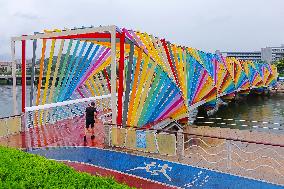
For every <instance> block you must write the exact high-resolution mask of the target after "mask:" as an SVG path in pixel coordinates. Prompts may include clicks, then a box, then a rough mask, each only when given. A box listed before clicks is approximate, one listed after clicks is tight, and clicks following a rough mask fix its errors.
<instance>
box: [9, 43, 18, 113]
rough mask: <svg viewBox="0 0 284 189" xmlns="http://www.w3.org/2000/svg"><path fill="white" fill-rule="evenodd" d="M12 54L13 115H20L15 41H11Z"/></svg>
mask: <svg viewBox="0 0 284 189" xmlns="http://www.w3.org/2000/svg"><path fill="white" fill-rule="evenodd" d="M11 52H12V77H13V113H14V115H17V114H18V110H17V78H16V60H15V41H13V40H12V41H11Z"/></svg>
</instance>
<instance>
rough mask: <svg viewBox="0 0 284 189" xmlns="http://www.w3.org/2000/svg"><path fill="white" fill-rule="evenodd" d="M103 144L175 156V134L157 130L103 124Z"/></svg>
mask: <svg viewBox="0 0 284 189" xmlns="http://www.w3.org/2000/svg"><path fill="white" fill-rule="evenodd" d="M105 134H106V137H105V144H107V145H108V146H113V147H122V148H126V149H131V150H137V151H142V152H148V153H158V154H161V155H168V156H175V155H176V154H177V149H176V146H177V145H176V135H175V134H171V133H167V132H160V133H159V131H158V130H143V129H138V128H133V127H129V128H121V127H117V126H112V125H108V124H107V125H105Z"/></svg>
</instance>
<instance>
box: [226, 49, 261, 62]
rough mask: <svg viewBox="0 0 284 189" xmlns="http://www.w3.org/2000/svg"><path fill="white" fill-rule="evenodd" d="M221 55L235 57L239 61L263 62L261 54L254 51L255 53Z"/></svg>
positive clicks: (227, 53)
mask: <svg viewBox="0 0 284 189" xmlns="http://www.w3.org/2000/svg"><path fill="white" fill-rule="evenodd" d="M221 54H222V55H223V56H225V57H234V58H237V59H239V60H256V61H260V60H261V52H260V51H254V52H221Z"/></svg>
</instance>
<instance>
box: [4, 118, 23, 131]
mask: <svg viewBox="0 0 284 189" xmlns="http://www.w3.org/2000/svg"><path fill="white" fill-rule="evenodd" d="M7 127H8V134H13V133H18V132H20V131H21V117H12V118H9V119H7Z"/></svg>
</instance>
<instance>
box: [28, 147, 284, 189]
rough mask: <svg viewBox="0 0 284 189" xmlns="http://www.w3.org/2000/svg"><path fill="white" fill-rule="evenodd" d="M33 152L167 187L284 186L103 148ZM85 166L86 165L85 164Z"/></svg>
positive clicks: (232, 188) (270, 188) (265, 188)
mask: <svg viewBox="0 0 284 189" xmlns="http://www.w3.org/2000/svg"><path fill="white" fill-rule="evenodd" d="M31 153H34V154H39V155H42V156H45V157H47V158H50V159H55V160H59V161H69V163H70V164H72V163H73V167H76V166H77V168H78V167H80V164H81V167H80V169H81V170H84V169H86V170H87V169H89V172H91V171H90V169H91V167H93V172H96V171H98V172H100V170H101V171H102V170H104V171H106V170H108V171H112V174H113V175H116V176H117V174H120V175H125V176H126V178H127V177H135V178H136V180H133V182H137V179H140V180H141V179H142V180H147V182H148V181H150V182H152V183H156V184H159V185H160V186H161V187H162V186H163V187H164V188H168V187H181V188H219V189H222V188H224V189H225V188H226V189H227V188H230V189H239V188H242V189H243V188H248V189H254V188H255V189H262V188H263V189H278V188H279V189H280V188H283V186H282V187H281V186H277V185H274V184H270V183H266V182H262V181H258V180H252V179H248V178H244V177H239V176H234V175H230V174H225V173H221V172H216V171H212V170H208V169H202V168H197V167H193V166H189V165H184V164H179V163H175V162H170V161H164V160H160V159H154V158H149V157H143V156H136V155H132V154H128V153H123V152H117V151H111V150H105V149H99V148H91V147H51V148H48V149H45V148H40V149H37V150H33V151H31ZM76 162H77V163H76ZM78 163H80V164H78ZM87 165H88V166H89V167H88V166H87ZM84 166H86V167H85V168H84ZM99 174H100V173H99ZM124 180H125V179H124ZM129 180H131V179H129ZM162 183H163V184H162ZM132 186H135V185H132ZM149 186H150V185H148V186H140V187H142V188H153V187H149ZM158 188H160V187H158Z"/></svg>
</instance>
